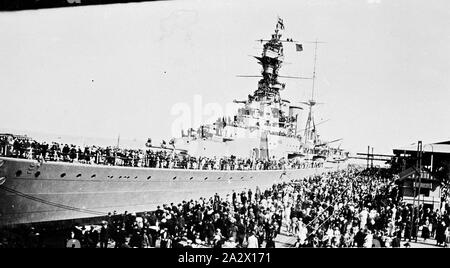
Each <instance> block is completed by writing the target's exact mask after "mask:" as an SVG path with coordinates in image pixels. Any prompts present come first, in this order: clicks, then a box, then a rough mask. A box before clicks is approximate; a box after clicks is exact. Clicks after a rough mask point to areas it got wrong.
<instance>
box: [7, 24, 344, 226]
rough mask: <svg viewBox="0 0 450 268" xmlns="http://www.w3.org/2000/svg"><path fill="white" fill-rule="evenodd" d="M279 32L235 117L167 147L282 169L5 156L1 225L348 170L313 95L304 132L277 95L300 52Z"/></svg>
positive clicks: (279, 27)
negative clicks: (286, 63)
mask: <svg viewBox="0 0 450 268" xmlns="http://www.w3.org/2000/svg"><path fill="white" fill-rule="evenodd" d="M283 30H284V25H283V22H282V20H281V19H279V21H278V23H277V24H276V29H275V32H274V34H273V35H272V36H271V38H270V39H269V40H261V42H262V43H263V52H262V54H261V56H258V57H256V59H257V60H258V62H259V63H260V64H261V66H262V72H261V79H260V80H259V82H258V87H257V89H256V90H255V91H254V92H253V94H251V95H249V96H248V98H247V99H246V100H244V101H235V102H237V103H240V104H242V107H241V108H239V110H238V112H237V114H236V115H235V116H234V117H227V118H225V117H223V118H219V119H218V120H217V121H216V122H214V123H213V124H208V125H202V126H200V127H199V128H198V129H195V130H194V129H188V130H187V131H186V132H183V134H182V136H181V137H180V138H177V139H174V140H173V143H171V146H173V148H174V149H173V151H175V150H177V151H180V152H184V153H186V154H187V155H190V156H193V157H209V158H220V157H223V156H233V157H236V158H246V159H248V161H250V162H251V163H256V162H257V161H262V160H264V161H272V160H274V161H275V160H276V161H283V162H284V163H285V165H283V168H279V169H271V170H262V169H260V168H254V165H253V164H252V168H250V169H245V170H243V169H235V170H230V169H225V170H223V169H208V170H203V169H199V170H195V169H182V168H148V167H145V165H144V166H139V167H137V166H132V167H124V166H115V165H99V164H85V163H76V162H75V163H72V162H71V163H69V162H62V161H48V160H47V159H45V157H44V159H41V160H34V159H22V158H17V157H12V156H8V155H7V156H4V157H0V225H10V224H20V223H32V222H45V221H58V220H67V219H75V218H91V217H96V216H103V215H106V214H107V213H108V212H112V211H117V212H119V213H121V212H124V211H128V212H142V211H149V210H154V209H156V207H157V206H158V205H162V204H167V203H172V202H173V203H178V202H181V201H182V200H190V199H197V198H200V197H210V196H212V195H214V194H215V193H218V194H220V195H226V194H229V193H231V192H232V191H233V190H234V191H242V190H244V189H249V188H252V189H255V188H256V187H259V188H261V189H264V188H267V187H270V186H271V185H272V184H273V183H275V182H280V181H283V180H290V179H294V178H301V177H304V176H308V175H313V174H317V173H322V172H325V171H328V170H333V169H336V168H343V167H345V162H346V159H347V155H348V153H347V152H345V151H343V150H342V149H339V148H332V147H331V146H330V143H329V142H324V141H321V140H320V139H319V136H318V135H317V131H316V126H315V123H314V118H313V111H312V110H313V109H312V108H313V106H314V105H315V104H316V102H315V101H314V98H313V96H312V98H311V99H310V100H308V101H307V102H304V104H306V105H307V106H308V115H307V119H306V120H305V125H306V126H305V127H304V128H303V129H302V127H303V126H301V125H300V123H301V120H300V115H301V110H302V107H300V106H296V105H291V103H290V102H289V101H288V100H284V99H282V98H281V95H280V91H282V90H284V89H285V84H283V83H281V82H280V81H279V79H278V78H279V77H281V76H280V75H279V69H280V67H281V65H282V63H283V60H284V53H283V43H285V42H288V43H291V44H294V45H295V46H296V49H297V51H302V50H303V47H302V45H301V44H298V43H296V42H294V41H293V40H292V39H287V40H282V39H281V38H282V31H283ZM314 78H315V72H314V75H313V77H312V79H313V81H314ZM313 88H314V86H313ZM166 150H170V148H169V149H167V148H166ZM3 151H4V152H6V153H7V152H8V149H7V148H6V149H5V150H3Z"/></svg>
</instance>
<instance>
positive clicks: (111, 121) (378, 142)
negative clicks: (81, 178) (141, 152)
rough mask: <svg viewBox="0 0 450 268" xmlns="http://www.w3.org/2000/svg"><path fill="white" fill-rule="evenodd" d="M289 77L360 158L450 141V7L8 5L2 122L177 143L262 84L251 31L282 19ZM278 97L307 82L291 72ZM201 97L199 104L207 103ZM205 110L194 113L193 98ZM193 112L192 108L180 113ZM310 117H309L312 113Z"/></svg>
mask: <svg viewBox="0 0 450 268" xmlns="http://www.w3.org/2000/svg"><path fill="white" fill-rule="evenodd" d="M278 16H280V17H282V18H283V20H284V24H285V31H284V37H286V38H293V39H294V40H299V41H301V42H303V43H304V45H303V47H304V51H302V52H296V51H295V47H294V46H293V45H291V46H289V45H287V46H286V47H285V58H286V59H285V60H286V63H285V64H284V66H283V67H282V69H281V71H280V72H281V74H282V75H288V76H300V75H301V76H310V75H311V73H312V69H313V55H314V47H313V45H312V44H310V43H306V41H314V40H316V39H318V40H321V41H325V42H326V43H324V44H321V45H319V50H318V59H317V80H316V85H317V87H316V93H315V97H316V100H317V101H318V102H322V103H324V104H322V105H319V106H317V107H316V110H315V118H316V123H318V122H321V121H323V120H329V121H327V122H325V123H323V124H321V125H319V126H318V131H319V134H321V136H322V138H324V139H328V140H334V139H338V138H343V140H342V141H341V148H345V149H348V150H350V152H352V153H357V152H364V151H366V150H367V146H368V145H370V146H372V147H374V151H375V153H391V152H392V148H394V147H399V146H404V145H408V144H411V143H413V142H416V141H417V140H423V141H424V142H435V141H442V140H448V139H450V124H449V115H450V104H449V100H450V73H449V72H450V51H449V49H448V48H449V43H450V31H449V30H448V29H449V27H450V3H449V2H448V1H445V0H431V1H416V0H391V1H386V0H341V1H339V0H333V1H332V0H319V1H312V0H309V1H299V0H294V1H283V0H282V1H267V0H263V1H261V0H247V1H246V0H239V1H233V0H222V1H220V0H219V1H207V0H201V1H200V0H198V1H194V0H181V1H163V2H147V3H128V4H114V5H103V6H85V7H77V8H58V9H46V10H30V11H20V12H2V13H0V42H1V46H0V96H1V97H0V98H1V100H0V103H1V104H0V115H1V117H2V118H1V120H0V130H3V131H7V130H14V131H21V132H22V133H31V132H43V133H49V134H58V135H72V136H77V137H98V138H105V139H111V140H116V139H117V136H118V135H120V137H121V138H123V139H138V140H144V139H146V138H147V137H151V138H152V139H153V140H154V141H158V140H161V139H166V140H167V139H169V138H170V136H172V135H174V134H173V132H174V131H173V129H174V122H179V121H180V114H178V113H177V111H178V112H179V109H178V108H180V107H184V108H191V114H189V115H188V116H187V117H186V118H187V119H188V120H182V121H184V122H185V123H187V124H189V121H190V123H191V124H194V125H195V123H198V121H199V120H200V121H207V120H208V118H210V117H211V115H208V113H207V110H208V109H207V108H205V107H207V106H208V105H212V106H213V107H222V108H223V109H225V107H227V105H229V103H230V102H232V101H233V100H234V99H240V100H242V99H245V98H246V96H247V95H248V94H250V93H252V92H253V91H254V90H256V87H257V81H258V79H257V78H239V77H237V75H256V74H259V73H260V66H259V65H258V64H257V63H256V60H255V59H254V58H252V57H251V56H252V55H260V53H261V50H260V48H261V44H260V43H259V42H256V41H255V40H257V39H261V38H268V37H270V35H271V34H272V32H273V30H274V28H275V24H276V22H277V17H278ZM283 82H285V83H286V90H285V91H283V92H282V97H283V98H284V99H289V100H291V101H292V102H299V101H306V100H307V99H308V98H310V93H311V81H310V80H293V79H286V80H283ZM199 100H201V104H199ZM197 106H200V111H201V110H202V109H203V110H205V109H206V111H205V112H203V113H200V115H199V113H198V112H196V109H197V108H196V107H197ZM184 116H186V115H184ZM305 116H306V115H305V114H304V115H303V118H304V120H306V118H305Z"/></svg>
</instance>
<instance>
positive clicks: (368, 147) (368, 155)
mask: <svg viewBox="0 0 450 268" xmlns="http://www.w3.org/2000/svg"><path fill="white" fill-rule="evenodd" d="M369 157H370V145H369V146H367V169H369Z"/></svg>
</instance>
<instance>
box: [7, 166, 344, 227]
mask: <svg viewBox="0 0 450 268" xmlns="http://www.w3.org/2000/svg"><path fill="white" fill-rule="evenodd" d="M0 164H1V166H0V178H3V179H2V185H0V225H12V224H22V223H34V222H48V221H59V220H69V219H79V218H92V217H98V216H102V215H106V214H107V213H108V212H113V211H117V213H123V212H124V211H128V212H142V211H151V210H154V209H156V207H157V206H158V205H162V204H170V203H172V202H173V203H178V202H181V201H183V200H190V199H198V198H200V197H207V198H209V197H211V196H213V195H214V194H215V193H218V194H219V195H221V196H224V195H226V194H229V193H231V192H232V191H233V190H234V191H237V192H239V191H242V190H244V189H252V190H253V191H254V190H255V188H256V186H258V187H259V188H260V189H262V190H264V189H266V188H268V187H270V186H271V185H273V184H274V183H276V182H282V181H289V180H291V179H296V178H301V177H305V176H309V175H313V174H320V173H323V172H326V171H330V170H335V169H337V168H343V167H344V165H343V164H340V166H339V165H338V164H333V165H331V166H329V167H323V168H311V169H301V170H286V171H282V170H258V171H231V170H225V171H222V170H186V169H155V168H135V167H134V168H133V167H116V166H101V165H87V164H75V163H63V162H46V163H38V162H37V161H32V160H25V159H14V158H0Z"/></svg>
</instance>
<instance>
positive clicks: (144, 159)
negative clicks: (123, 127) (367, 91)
mask: <svg viewBox="0 0 450 268" xmlns="http://www.w3.org/2000/svg"><path fill="white" fill-rule="evenodd" d="M0 148H2V149H1V150H0V156H4V157H13V158H22V159H31V160H38V161H42V162H47V161H49V162H69V163H82V164H92V165H109V166H129V167H145V168H171V169H195V170H295V169H309V168H322V167H323V163H321V162H304V163H280V162H279V161H248V159H244V160H242V159H240V160H239V159H238V160H237V161H236V160H230V159H223V158H222V159H219V160H212V159H207V160H206V161H204V162H202V161H203V159H204V158H199V159H197V158H195V160H194V161H191V160H190V157H188V160H182V159H180V158H181V157H180V156H176V157H175V158H171V157H164V156H163V157H161V156H159V155H157V154H153V153H150V154H149V153H144V154H143V155H141V156H131V157H130V156H120V155H117V154H109V155H108V154H104V153H101V152H95V153H93V152H91V153H89V154H85V153H82V154H79V153H78V152H77V153H76V154H75V153H70V152H68V153H62V152H60V151H53V150H50V151H49V152H46V153H42V152H36V150H34V149H33V148H32V147H29V148H26V149H21V150H14V149H11V148H9V147H8V146H3V147H0Z"/></svg>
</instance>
